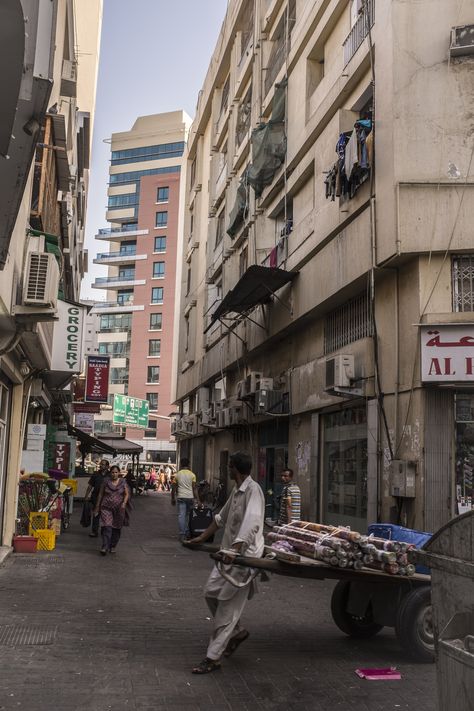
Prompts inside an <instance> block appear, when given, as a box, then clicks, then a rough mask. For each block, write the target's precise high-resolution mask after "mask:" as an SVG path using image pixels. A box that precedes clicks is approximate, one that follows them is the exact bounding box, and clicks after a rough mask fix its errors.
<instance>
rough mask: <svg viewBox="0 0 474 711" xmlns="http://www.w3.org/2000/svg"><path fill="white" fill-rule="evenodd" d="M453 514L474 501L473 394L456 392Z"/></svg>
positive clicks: (466, 509)
mask: <svg viewBox="0 0 474 711" xmlns="http://www.w3.org/2000/svg"><path fill="white" fill-rule="evenodd" d="M455 420H456V473H455V477H456V478H455V489H456V490H455V501H456V510H455V512H454V513H455V514H462V513H466V512H467V511H470V510H471V509H472V504H473V501H474V489H473V471H474V395H470V394H466V393H456V408H455Z"/></svg>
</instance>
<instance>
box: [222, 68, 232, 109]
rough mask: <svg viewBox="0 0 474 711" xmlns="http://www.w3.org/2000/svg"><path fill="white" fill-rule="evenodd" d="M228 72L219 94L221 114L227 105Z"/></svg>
mask: <svg viewBox="0 0 474 711" xmlns="http://www.w3.org/2000/svg"><path fill="white" fill-rule="evenodd" d="M229 89H230V74H229V76H228V77H227V79H226V80H225V82H224V86H223V87H222V94H221V114H222V113H224V111H227V107H228V105H229Z"/></svg>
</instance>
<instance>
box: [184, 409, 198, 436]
mask: <svg viewBox="0 0 474 711" xmlns="http://www.w3.org/2000/svg"><path fill="white" fill-rule="evenodd" d="M183 420H184V423H183V424H184V431H185V433H186V434H188V435H194V434H197V426H198V418H197V414H193V415H186V417H184V418H183Z"/></svg>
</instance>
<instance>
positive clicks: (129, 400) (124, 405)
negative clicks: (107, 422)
mask: <svg viewBox="0 0 474 711" xmlns="http://www.w3.org/2000/svg"><path fill="white" fill-rule="evenodd" d="M149 409H150V406H149V403H148V400H140V398H137V397H129V396H128V395H117V394H115V395H114V412H113V420H112V421H113V423H114V425H124V427H136V428H140V429H141V428H143V429H147V427H148V413H149Z"/></svg>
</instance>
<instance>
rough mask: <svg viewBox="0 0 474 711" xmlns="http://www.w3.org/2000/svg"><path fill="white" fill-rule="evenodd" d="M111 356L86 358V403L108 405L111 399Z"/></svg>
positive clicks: (90, 356) (89, 356)
mask: <svg viewBox="0 0 474 711" xmlns="http://www.w3.org/2000/svg"><path fill="white" fill-rule="evenodd" d="M109 369H110V357H109V356H96V355H88V356H86V393H85V400H86V402H97V403H103V404H106V403H107V401H108V397H109Z"/></svg>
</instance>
